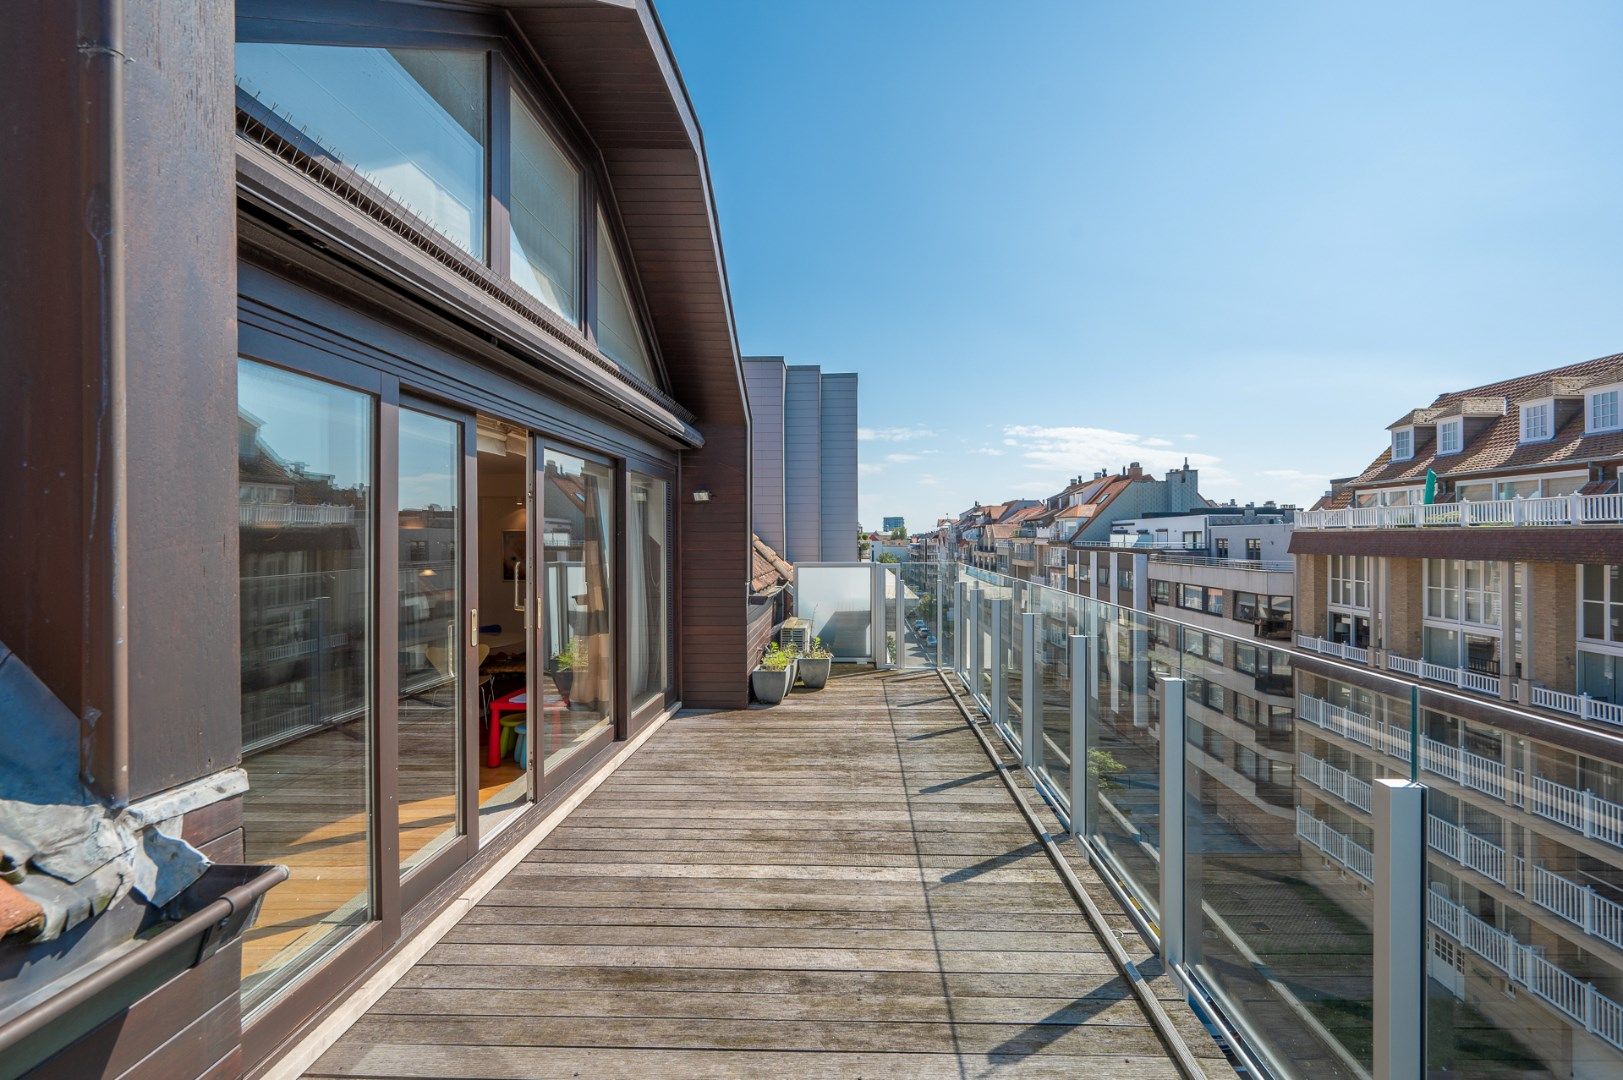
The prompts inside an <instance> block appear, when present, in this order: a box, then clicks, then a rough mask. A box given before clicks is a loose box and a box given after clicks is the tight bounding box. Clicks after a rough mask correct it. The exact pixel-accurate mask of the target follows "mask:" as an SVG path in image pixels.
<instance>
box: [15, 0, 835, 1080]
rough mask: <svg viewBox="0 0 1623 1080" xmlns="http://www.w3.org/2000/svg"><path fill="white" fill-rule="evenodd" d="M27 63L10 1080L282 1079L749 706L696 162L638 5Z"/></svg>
mask: <svg viewBox="0 0 1623 1080" xmlns="http://www.w3.org/2000/svg"><path fill="white" fill-rule="evenodd" d="M0 57H3V60H4V63H0V70H3V72H4V74H3V75H0V78H3V79H4V80H5V85H6V87H7V88H8V89H7V91H6V94H5V97H6V100H7V102H8V107H7V108H8V112H7V120H8V123H7V132H8V134H7V145H8V150H9V154H8V158H7V161H6V163H5V164H4V165H3V166H0V190H3V191H4V193H5V203H6V205H7V206H8V207H10V208H12V211H13V212H11V213H8V214H6V215H5V216H4V220H3V221H0V230H3V231H4V235H5V238H6V244H5V247H6V249H7V251H8V252H11V253H12V255H13V257H11V258H8V259H7V260H6V266H5V268H4V269H3V270H0V324H3V325H5V326H6V328H7V334H8V341H7V358H6V361H5V362H4V363H0V391H3V392H0V540H3V542H0V594H3V595H4V597H5V601H4V603H0V643H3V644H0V728H3V729H4V730H5V731H6V732H7V737H6V739H5V740H4V743H5V746H4V752H3V754H0V769H3V772H4V777H5V790H4V793H5V795H6V796H7V798H6V799H5V800H4V801H3V804H4V805H3V808H4V812H5V815H6V819H5V820H4V821H3V822H0V833H3V834H5V836H4V839H5V842H6V851H5V852H4V854H5V855H6V859H5V860H4V861H5V863H6V874H5V882H4V883H3V884H0V894H3V897H4V900H5V904H4V907H5V910H6V912H7V922H6V923H5V926H4V942H3V944H0V973H3V974H0V1074H4V1075H7V1076H12V1075H19V1074H21V1073H24V1072H27V1071H29V1070H30V1069H33V1068H34V1067H36V1066H38V1067H39V1068H40V1070H41V1072H40V1075H53V1076H75V1077H79V1076H95V1075H108V1076H115V1075H144V1076H154V1077H165V1078H168V1077H182V1076H195V1075H205V1074H206V1075H208V1076H221V1077H224V1076H237V1075H241V1074H243V1073H244V1072H255V1071H257V1070H259V1069H261V1068H262V1067H263V1066H264V1065H265V1064H266V1063H267V1062H269V1061H271V1060H272V1059H273V1058H275V1057H276V1056H277V1055H278V1054H279V1053H280V1052H282V1050H283V1049H284V1048H285V1047H286V1046H287V1045H289V1043H290V1041H292V1040H295V1039H296V1038H297V1037H298V1036H299V1034H300V1033H301V1032H304V1031H307V1030H309V1028H310V1027H311V1025H313V1024H316V1023H319V1022H320V1021H321V1018H322V1017H323V1016H324V1015H325V1014H327V1013H328V1012H329V1011H330V1010H331V1009H332V1008H333V1007H334V1003H335V1002H336V1001H338V1000H339V999H340V998H341V997H342V996H343V995H345V994H346V993H348V992H349V991H350V990H352V989H353V988H355V987H357V986H359V985H362V984H363V983H364V982H365V981H366V980H367V979H368V978H370V977H371V976H372V975H373V974H375V973H377V972H378V971H380V970H382V968H383V967H384V966H385V965H387V964H389V963H391V962H392V961H393V960H394V958H396V957H399V956H401V955H402V953H403V952H405V951H409V949H410V948H411V943H412V941H413V940H414V939H415V938H416V935H418V934H419V933H420V932H421V931H422V930H423V929H424V927H425V926H428V925H429V924H431V923H432V922H433V920H435V919H436V918H438V917H439V916H440V915H441V913H443V912H444V911H445V910H447V908H448V907H450V906H451V905H453V904H455V903H456V902H457V901H458V899H459V898H460V897H461V896H462V895H463V890H464V887H465V885H466V883H467V881H469V880H470V879H471V877H472V875H473V874H475V873H476V872H477V871H478V870H479V869H480V868H483V867H488V866H489V865H491V864H492V863H494V862H495V861H497V860H499V859H500V858H501V857H502V856H503V854H504V852H507V851H509V850H510V849H511V848H512V847H513V845H514V844H515V843H516V842H517V841H518V840H520V839H521V838H522V837H523V836H524V835H525V833H526V832H527V831H528V830H529V829H531V828H533V827H534V826H535V825H537V824H538V823H539V822H541V821H543V820H545V819H546V817H547V815H548V814H549V813H551V812H552V811H553V810H554V809H556V807H557V806H558V805H559V804H560V803H561V802H562V801H564V800H567V799H568V798H569V797H570V796H571V795H572V794H573V793H576V792H578V791H580V790H581V789H582V787H583V786H584V785H586V784H587V783H589V782H590V781H591V780H592V779H593V778H594V777H601V776H602V775H603V769H604V768H605V762H606V761H607V760H608V759H609V758H610V757H612V756H613V755H614V754H615V753H617V752H618V751H619V750H623V749H624V747H625V746H626V745H627V743H628V741H629V740H630V739H631V738H632V737H633V736H634V735H635V734H636V733H637V732H639V731H642V730H646V728H647V726H648V725H650V724H652V723H654V722H656V721H657V720H658V719H659V718H660V717H662V716H664V715H667V714H668V713H669V712H671V711H672V710H674V709H675V707H676V706H677V705H678V704H679V703H685V704H687V705H690V706H698V705H709V706H715V707H722V708H727V707H734V708H741V707H743V706H744V705H745V704H746V703H747V700H748V673H749V670H750V668H751V666H752V665H753V662H754V659H755V657H754V656H752V655H750V648H749V643H748V640H747V625H748V607H749V604H750V595H751V589H750V585H749V583H750V582H751V581H752V578H753V579H754V580H755V583H756V586H757V589H756V591H757V592H758V593H763V594H764V593H765V592H769V591H770V590H771V589H773V588H775V587H777V585H778V584H780V577H781V574H780V571H779V569H777V568H771V567H769V569H772V573H752V554H753V552H752V541H751V537H750V521H749V518H750V490H749V478H750V468H749V458H748V455H749V448H750V424H749V412H748V408H747V406H746V403H745V397H744V391H743V385H742V384H743V372H742V370H741V365H740V360H739V356H738V347H737V342H736V339H735V336H734V330H733V318H732V312H731V306H730V305H731V301H730V294H729V288H728V282H727V277H726V269H725V260H724V259H723V256H722V251H721V246H720V233H719V230H718V228H717V225H716V217H715V213H714V208H713V206H712V202H711V198H710V180H709V174H708V166H707V164H706V160H705V155H704V149H703V140H702V137H701V135H700V129H699V126H698V122H697V119H696V117H695V116H694V113H693V109H692V105H691V103H690V102H689V100H688V96H687V93H686V90H685V89H684V87H683V85H682V81H681V77H680V75H679V74H678V68H677V64H676V59H675V57H674V56H673V55H672V54H671V51H670V47H669V45H668V43H667V42H666V39H665V36H664V33H663V31H662V30H661V28H660V26H659V22H658V18H657V16H656V14H655V13H654V11H653V10H652V8H651V7H650V6H649V4H648V3H647V2H646V0H613V2H597V0H580V2H571V3H568V4H535V3H528V2H523V0H517V2H500V0H491V2H488V3H432V2H416V0H411V2H391V0H310V2H308V3H298V4H293V3H285V2H281V0H236V2H235V3H231V2H226V3H215V4H175V3H170V2H168V0H122V2H120V3H113V4H97V3H89V2H85V3H78V2H64V3H38V2H31V3H18V4H14V5H6V6H5V7H4V8H0ZM24 207H25V208H26V212H21V213H19V212H16V211H17V209H18V208H24ZM678 236H679V237H680V239H679V240H674V241H673V239H672V237H678ZM23 253H26V257H25V256H24V254H23ZM854 394H855V388H854V386H853V385H851V384H850V381H849V380H847V382H846V383H845V384H843V386H842V388H841V389H839V390H838V391H825V392H822V393H821V394H820V397H821V398H822V399H825V400H826V399H827V398H829V397H840V398H841V400H842V401H843V402H844V404H842V405H841V406H840V409H841V410H843V412H842V415H843V416H846V417H848V418H849V419H846V420H844V421H843V422H842V423H843V426H842V428H841V430H842V432H844V431H849V433H850V451H849V453H848V454H846V456H845V458H841V459H840V460H839V462H838V463H837V464H838V467H839V468H846V466H847V465H848V466H849V469H848V473H849V474H850V476H853V477H854V470H855V445H854V438H855V432H854V424H855V421H854ZM822 411H823V414H824V415H830V414H832V413H833V412H835V411H836V410H835V409H832V408H825V409H823V410H822ZM44 417H49V418H50V420H49V422H48V423H46V422H42V418H44ZM818 437H819V438H820V437H821V432H820V431H819V433H818ZM815 448H816V452H817V456H815V457H814V461H815V462H822V463H834V462H835V459H836V454H834V453H833V452H832V451H831V449H830V448H829V447H828V446H827V445H826V444H823V443H816V444H815ZM791 460H793V456H791ZM830 467H833V466H832V465H831V466H830ZM841 475H845V474H841ZM841 500H842V505H844V504H846V503H849V504H850V506H851V508H852V512H851V514H850V518H849V520H850V525H849V528H846V527H845V526H844V525H843V524H842V525H841V528H842V529H843V530H844V534H845V536H846V538H847V539H851V538H853V537H854V534H855V531H856V525H855V514H854V505H855V504H854V488H853V489H851V490H850V491H848V492H846V493H844V494H842V495H841ZM532 702H533V703H535V706H537V707H535V708H534V709H533V711H531V710H532V706H531V704H530V703H532ZM543 716H544V717H545V723H542V722H541V718H542V717H543ZM527 717H528V719H526V718H527ZM19 733H26V737H22V736H21V735H19ZM14 736H15V737H14ZM19 792H23V793H26V794H27V795H28V796H29V799H30V802H31V803H32V804H33V805H34V806H35V810H33V811H32V812H30V811H29V809H28V807H27V805H25V804H24V803H22V802H19V801H17V797H18V793H19ZM40 806H45V807H49V809H48V810H45V811H44V812H40V811H39V809H38V807H40ZM68 822H74V823H76V824H75V825H73V826H71V827H64V826H65V824H66V823H68ZM18 897H22V899H21V900H19V899H18ZM35 909H37V910H35ZM19 911H20V912H21V913H22V916H21V918H17V916H18V912H19ZM13 920H15V921H13ZM245 920H251V921H252V923H253V924H252V926H251V927H248V928H246V929H245V928H244V922H245Z"/></svg>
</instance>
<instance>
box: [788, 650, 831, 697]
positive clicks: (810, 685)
mask: <svg viewBox="0 0 1623 1080" xmlns="http://www.w3.org/2000/svg"><path fill="white" fill-rule="evenodd" d="M833 666H834V654H833V653H831V652H829V651H828V650H827V649H825V648H823V639H822V638H812V643H811V648H810V649H807V650H806V655H805V656H802V657H799V658H797V659H796V660H795V671H796V672H797V673H798V674H799V675H800V681H801V682H803V683H805V684H806V688H807V689H808V690H821V689H822V688H823V687H825V686H827V685H828V672H829V668H831V667H833Z"/></svg>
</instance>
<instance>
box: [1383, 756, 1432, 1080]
mask: <svg viewBox="0 0 1623 1080" xmlns="http://www.w3.org/2000/svg"><path fill="white" fill-rule="evenodd" d="M1371 794H1372V795H1373V797H1374V799H1373V803H1374V805H1373V809H1374V817H1375V889H1374V894H1375V895H1374V899H1375V942H1374V945H1375V987H1374V999H1375V1000H1374V1010H1375V1011H1374V1017H1373V1028H1374V1034H1375V1069H1374V1074H1375V1080H1420V1077H1421V1076H1423V1075H1424V1074H1425V1068H1426V951H1427V950H1426V789H1425V787H1424V786H1423V785H1421V784H1416V783H1413V782H1411V781H1407V780H1398V779H1393V778H1390V777H1382V778H1380V779H1377V780H1376V781H1375V782H1374V787H1373V790H1372V792H1371Z"/></svg>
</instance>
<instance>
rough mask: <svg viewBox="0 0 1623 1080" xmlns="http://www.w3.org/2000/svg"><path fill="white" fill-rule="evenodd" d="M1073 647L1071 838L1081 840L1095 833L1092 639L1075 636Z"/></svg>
mask: <svg viewBox="0 0 1623 1080" xmlns="http://www.w3.org/2000/svg"><path fill="white" fill-rule="evenodd" d="M1070 644H1071V836H1072V837H1073V838H1075V839H1078V840H1080V839H1082V838H1083V837H1085V836H1087V835H1088V834H1089V833H1090V832H1091V831H1092V828H1091V826H1092V822H1090V821H1089V820H1088V815H1089V813H1090V812H1091V811H1092V807H1093V802H1092V797H1093V791H1092V778H1091V777H1090V776H1089V775H1088V698H1089V697H1090V696H1091V695H1090V694H1089V692H1088V685H1089V672H1088V667H1089V664H1090V662H1091V661H1092V659H1093V653H1092V651H1091V650H1092V644H1093V639H1092V638H1090V637H1089V636H1088V635H1086V634H1072V635H1071V637H1070Z"/></svg>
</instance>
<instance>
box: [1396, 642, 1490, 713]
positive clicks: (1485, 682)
mask: <svg viewBox="0 0 1623 1080" xmlns="http://www.w3.org/2000/svg"><path fill="white" fill-rule="evenodd" d="M1386 666H1387V668H1388V669H1389V670H1391V671H1397V672H1401V673H1402V674H1404V675H1412V676H1414V677H1415V678H1417V679H1426V680H1428V681H1430V682H1437V683H1444V684H1446V685H1448V686H1457V687H1459V688H1460V689H1461V690H1470V691H1471V692H1472V693H1476V694H1487V695H1488V696H1489V697H1502V696H1503V695H1504V690H1505V680H1504V679H1503V678H1501V677H1500V676H1498V675H1493V674H1489V673H1487V672H1482V671H1472V670H1470V669H1469V668H1460V667H1449V666H1447V665H1445V664H1433V663H1431V662H1430V661H1428V660H1412V659H1410V658H1409V657H1407V656H1402V655H1399V654H1398V653H1392V652H1389V653H1387V654H1386ZM1510 692H1511V695H1512V696H1511V700H1512V701H1514V700H1516V698H1515V693H1516V684H1515V683H1514V682H1512V683H1511V684H1510Z"/></svg>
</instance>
